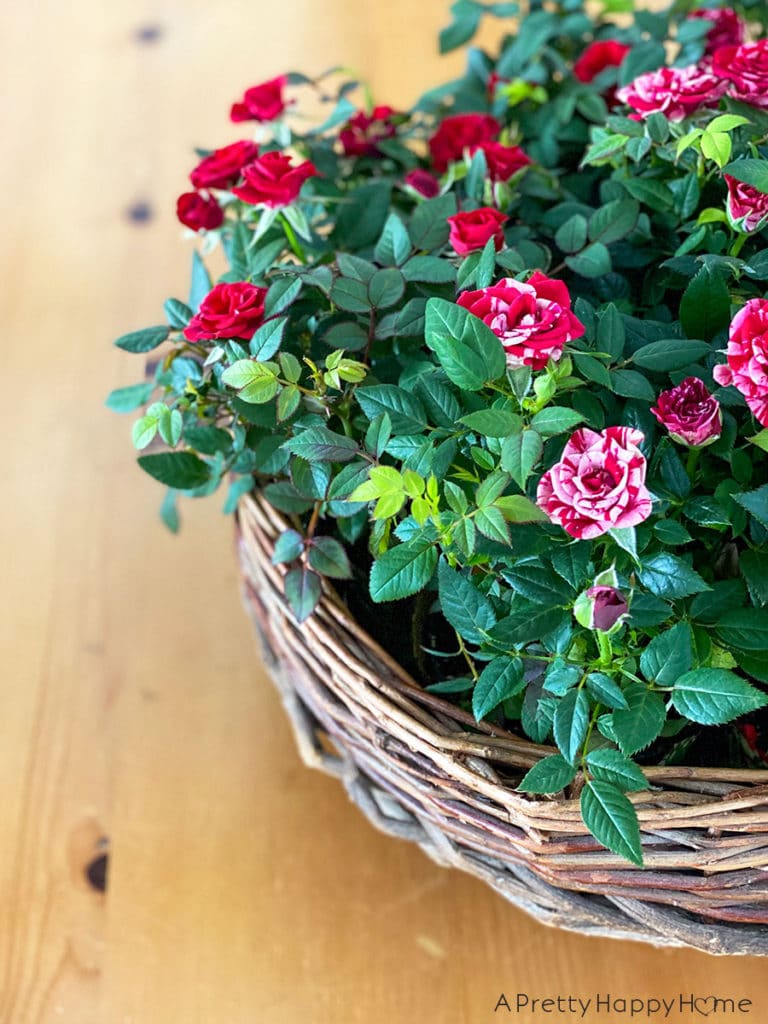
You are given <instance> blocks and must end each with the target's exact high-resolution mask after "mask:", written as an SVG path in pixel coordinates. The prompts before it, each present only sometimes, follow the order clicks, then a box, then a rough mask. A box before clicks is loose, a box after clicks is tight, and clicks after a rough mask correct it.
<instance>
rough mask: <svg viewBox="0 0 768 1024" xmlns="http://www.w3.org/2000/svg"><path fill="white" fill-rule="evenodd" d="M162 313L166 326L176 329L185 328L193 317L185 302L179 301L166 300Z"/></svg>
mask: <svg viewBox="0 0 768 1024" xmlns="http://www.w3.org/2000/svg"><path fill="white" fill-rule="evenodd" d="M163 312H164V313H165V317H166V320H167V321H168V326H169V327H175V328H177V329H182V328H184V327H186V326H187V324H188V323H189V321H190V320H191V319H192V317H193V315H194V314H193V313H192V310H191V309H190V308H189V306H188V305H187V304H186V302H180V301H179V299H166V300H165V302H164V303H163Z"/></svg>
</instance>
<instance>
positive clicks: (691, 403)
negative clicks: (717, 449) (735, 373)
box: [651, 377, 723, 448]
mask: <svg viewBox="0 0 768 1024" xmlns="http://www.w3.org/2000/svg"><path fill="white" fill-rule="evenodd" d="M651 412H652V413H653V415H654V416H655V417H656V419H657V420H658V421H659V423H661V425H662V426H664V427H666V428H667V430H668V431H669V436H670V437H671V438H672V439H673V440H674V441H677V442H678V443H679V444H684V445H685V446H686V447H688V448H703V447H705V446H706V445H708V444H712V443H713V442H715V441H716V440H717V439H718V437H720V434H721V433H722V431H723V413H722V410H721V409H720V403H719V402H718V400H717V399H716V398H715V396H714V395H713V394H711V393H710V392H709V391H708V390H707V387H706V385H705V384H704V381H702V380H699V378H698V377H686V379H685V380H684V381H682V382H681V383H680V384H678V385H677V387H674V388H670V389H669V390H668V391H662V392H661V394H660V395H659V397H658V398H657V399H656V405H655V406H654V407H653V408H652V409H651Z"/></svg>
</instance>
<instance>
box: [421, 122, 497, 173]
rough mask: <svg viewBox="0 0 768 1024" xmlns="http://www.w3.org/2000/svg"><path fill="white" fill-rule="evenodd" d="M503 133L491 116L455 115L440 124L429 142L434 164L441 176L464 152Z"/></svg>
mask: <svg viewBox="0 0 768 1024" xmlns="http://www.w3.org/2000/svg"><path fill="white" fill-rule="evenodd" d="M500 131H501V125H500V124H499V122H498V121H497V120H496V118H495V117H491V115H490V114H454V115H453V117H446V118H445V120H444V121H442V122H441V123H440V125H439V126H438V129H437V131H436V132H435V134H434V135H433V136H432V138H431V139H430V140H429V152H430V153H431V155H432V163H433V164H434V166H435V170H436V171H438V172H439V173H440V174H442V173H443V171H446V170H448V164H450V163H452V162H453V161H454V160H461V158H462V157H463V156H464V150H465V149H469V148H470V147H471V146H477V145H479V143H481V142H491V141H492V140H493V139H494V138H495V137H496V136H497V135H498V134H499V132H500Z"/></svg>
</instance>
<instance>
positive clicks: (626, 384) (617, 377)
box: [610, 370, 656, 402]
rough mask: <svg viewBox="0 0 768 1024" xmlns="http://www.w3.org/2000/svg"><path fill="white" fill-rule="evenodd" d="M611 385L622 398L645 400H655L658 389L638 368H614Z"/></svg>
mask: <svg viewBox="0 0 768 1024" xmlns="http://www.w3.org/2000/svg"><path fill="white" fill-rule="evenodd" d="M610 381H611V387H612V388H613V390H614V391H615V392H616V394H617V395H621V397H622V398H640V399H642V401H644V402H655V401H656V391H655V390H654V387H653V385H652V384H651V382H650V381H649V380H648V378H647V377H646V376H644V375H643V374H642V373H637V371H636V370H612V371H611V375H610Z"/></svg>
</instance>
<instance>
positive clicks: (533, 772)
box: [517, 754, 576, 793]
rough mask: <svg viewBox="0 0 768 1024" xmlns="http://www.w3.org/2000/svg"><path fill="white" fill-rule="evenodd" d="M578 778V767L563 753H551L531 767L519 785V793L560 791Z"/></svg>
mask: <svg viewBox="0 0 768 1024" xmlns="http://www.w3.org/2000/svg"><path fill="white" fill-rule="evenodd" d="M575 778H576V769H575V768H574V766H573V765H572V764H568V762H567V761H566V760H565V758H564V757H563V756H562V754H550V755H549V757H543V758H542V759H541V761H537V763H536V764H535V765H534V766H533V768H531V769H530V771H529V772H528V773H527V774H526V775H525V776H524V778H523V781H522V782H521V783H520V785H519V786H518V787H517V789H518V792H519V793H559V792H560V790H561V789H564V788H565V787H566V786H568V785H570V783H571V782H573V780H574V779H575Z"/></svg>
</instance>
